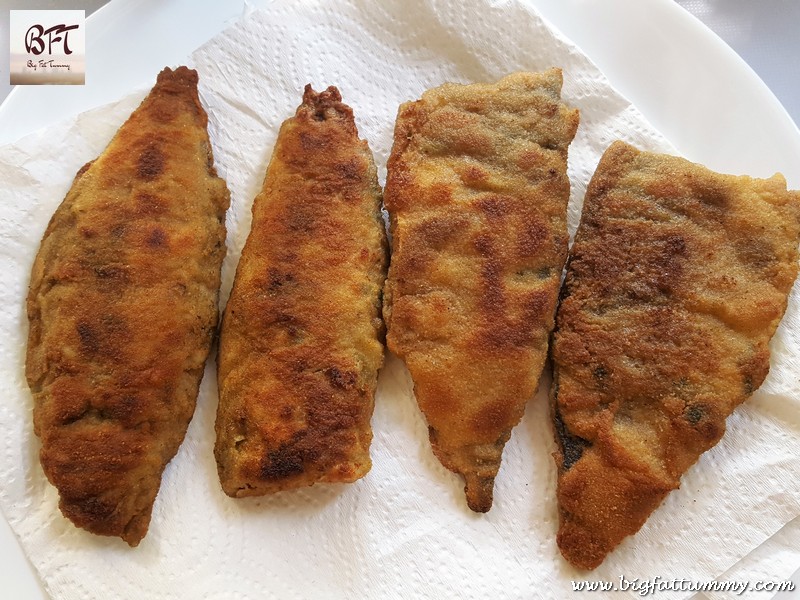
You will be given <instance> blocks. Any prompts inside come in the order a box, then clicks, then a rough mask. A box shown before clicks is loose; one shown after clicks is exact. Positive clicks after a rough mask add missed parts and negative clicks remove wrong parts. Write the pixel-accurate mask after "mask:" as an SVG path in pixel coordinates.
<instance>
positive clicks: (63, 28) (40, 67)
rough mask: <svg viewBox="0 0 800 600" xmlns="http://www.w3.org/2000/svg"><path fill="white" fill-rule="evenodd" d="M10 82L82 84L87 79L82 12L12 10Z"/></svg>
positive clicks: (23, 83) (83, 14) (83, 13)
mask: <svg viewBox="0 0 800 600" xmlns="http://www.w3.org/2000/svg"><path fill="white" fill-rule="evenodd" d="M10 21H11V23H10V25H11V27H10V34H11V35H10V36H9V37H10V42H11V43H10V52H11V60H10V64H11V69H10V74H11V77H10V83H11V84H12V85H31V84H62V85H63V84H67V85H70V84H71V85H76V84H77V85H83V84H84V83H85V80H86V62H85V59H86V57H85V49H86V36H85V28H86V25H85V12H84V11H82V10H12V11H11V19H10Z"/></svg>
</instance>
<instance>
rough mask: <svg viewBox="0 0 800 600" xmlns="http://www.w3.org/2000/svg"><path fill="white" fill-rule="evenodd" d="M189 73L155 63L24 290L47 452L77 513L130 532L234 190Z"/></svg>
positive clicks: (168, 449) (74, 192)
mask: <svg viewBox="0 0 800 600" xmlns="http://www.w3.org/2000/svg"><path fill="white" fill-rule="evenodd" d="M206 122H207V117H206V113H205V111H204V110H203V108H202V107H201V106H200V102H199V100H198V97H197V73H196V72H195V71H192V70H189V69H187V68H186V67H179V68H178V69H176V70H175V71H172V70H171V69H164V71H162V72H161V73H160V74H159V76H158V81H157V82H156V85H155V87H154V88H153V90H152V91H151V92H150V94H149V95H148V96H147V98H145V100H144V101H143V102H142V104H141V105H140V106H139V107H138V108H137V109H136V110H135V111H134V112H133V114H132V115H131V116H130V118H129V119H128V120H127V121H126V122H125V123H124V124H123V125H122V127H121V128H120V130H119V131H118V132H117V134H116V136H115V137H114V139H112V140H111V142H110V144H109V145H108V147H107V148H106V149H105V150H104V151H103V153H102V154H101V155H100V156H99V157H98V158H97V159H96V160H94V161H92V162H90V163H88V164H86V165H85V166H84V167H83V168H82V169H81V170H80V171H79V172H78V174H77V176H76V177H75V181H74V182H73V184H72V188H71V189H70V190H69V192H68V193H67V196H66V198H65V199H64V201H63V202H62V203H61V205H60V206H59V207H58V209H57V210H56V212H55V214H54V215H53V218H52V220H51V221H50V224H49V225H48V227H47V230H46V232H45V234H44V238H43V239H42V244H41V248H40V249H39V253H38V255H37V256H36V260H35V262H34V265H33V273H32V276H31V284H30V290H29V294H28V305H27V309H28V318H29V320H30V333H29V337H28V354H27V364H26V370H27V379H28V384H29V386H30V388H31V391H32V392H33V397H34V415H33V416H34V428H35V431H36V434H37V435H38V436H39V437H40V438H41V443H42V447H41V453H40V458H41V462H42V467H43V468H44V472H45V474H46V475H47V478H48V479H49V480H50V482H51V483H52V484H53V485H54V486H55V487H57V488H58V491H59V493H60V495H61V502H60V507H61V511H62V512H63V513H64V515H65V516H66V517H68V518H69V519H70V520H71V521H72V522H73V523H75V525H77V526H79V527H83V528H85V529H87V530H89V531H91V532H93V533H97V534H101V535H114V536H119V537H121V538H122V539H124V540H125V541H126V542H128V543H129V544H130V545H131V546H136V545H137V544H138V543H139V541H140V540H141V539H142V538H143V537H144V535H145V534H146V533H147V527H148V524H149V522H150V513H151V510H152V508H153V501H154V500H155V497H156V494H157V493H158V488H159V485H160V483H161V473H162V472H163V470H164V467H165V466H166V464H167V462H169V460H170V459H171V458H172V457H173V456H174V454H175V452H176V451H177V449H178V446H179V445H180V443H181V441H182V440H183V437H184V434H185V433H186V428H187V426H188V424H189V420H190V419H191V417H192V413H193V412H194V407H195V401H196V397H197V390H198V386H199V384H200V379H201V377H202V375H203V366H204V364H205V361H206V357H207V355H208V352H209V349H210V347H211V342H212V338H213V334H214V331H215V328H216V325H217V314H218V310H217V296H218V289H219V283H220V268H221V265H222V259H223V256H224V254H225V211H226V210H227V207H228V190H227V188H226V186H225V182H224V181H223V180H222V179H220V178H219V177H217V175H216V172H215V170H214V167H213V159H212V155H211V147H210V145H209V140H208V134H207V133H206Z"/></svg>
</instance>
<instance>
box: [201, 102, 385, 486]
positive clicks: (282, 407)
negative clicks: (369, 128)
mask: <svg viewBox="0 0 800 600" xmlns="http://www.w3.org/2000/svg"><path fill="white" fill-rule="evenodd" d="M341 100H342V98H341V95H340V94H339V91H338V90H337V89H336V88H335V87H329V88H328V89H327V90H326V91H324V92H321V93H319V94H317V93H315V92H314V91H313V90H312V89H311V86H306V89H305V93H304V94H303V103H302V104H301V105H300V107H299V108H298V109H297V113H296V114H295V116H294V117H293V118H290V119H288V120H286V121H285V122H284V123H283V125H282V126H281V129H280V132H279V134H278V139H277V142H276V145H275V149H274V151H273V155H272V160H271V161H270V164H269V167H268V169H267V173H266V177H265V179H264V185H263V188H262V190H261V192H260V193H259V195H258V196H257V197H256V199H255V201H254V203H253V222H252V229H251V231H250V235H249V237H248V238H247V242H246V244H245V247H244V250H243V252H242V257H241V260H240V261H239V266H238V268H237V272H236V278H235V280H234V284H233V291H232V292H231V297H230V300H229V301H228V305H227V307H226V309H225V313H224V316H223V322H222V330H221V333H220V349H219V396H220V400H219V409H218V412H217V424H216V430H217V442H216V447H215V455H216V458H217V466H218V469H219V477H220V482H221V483H222V488H223V490H224V491H225V493H226V494H228V495H229V496H234V497H239V496H255V495H262V494H267V493H272V492H276V491H279V490H284V489H289V488H297V487H302V486H307V485H312V484H314V483H315V482H319V481H325V482H351V481H355V480H356V479H358V478H360V477H363V476H364V475H365V474H366V473H367V471H369V469H370V467H371V464H372V463H371V461H370V457H369V446H370V442H371V440H372V429H371V427H370V418H371V416H372V410H373V405H374V395H375V388H376V386H377V376H378V370H379V369H380V367H381V365H382V363H383V335H384V332H383V321H382V320H381V317H380V307H381V301H380V298H381V289H382V287H383V282H384V279H385V277H386V263H387V245H386V239H385V237H386V234H385V230H384V224H383V219H382V216H381V212H380V203H381V192H380V187H379V185H378V177H377V172H376V169H375V164H374V162H373V159H372V153H371V152H370V149H369V146H368V145H367V143H366V142H365V141H362V140H360V139H359V138H358V131H357V129H356V125H355V121H354V119H353V111H352V110H351V109H350V107H348V106H347V105H345V104H343V103H342V101H341Z"/></svg>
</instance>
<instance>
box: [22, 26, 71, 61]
mask: <svg viewBox="0 0 800 600" xmlns="http://www.w3.org/2000/svg"><path fill="white" fill-rule="evenodd" d="M79 27H80V25H65V24H64V23H61V24H59V25H54V26H53V27H50V28H49V29H45V28H44V27H43V26H42V25H39V24H36V25H31V27H30V29H28V32H27V33H26V34H25V50H27V51H28V52H30V53H31V54H36V55H37V56H38V55H39V54H41V53H42V52H44V49H45V47H46V48H47V53H48V54H52V53H53V44H54V43H56V42H61V44H62V45H63V48H64V54H72V50H70V49H69V38H68V36H69V32H70V31H71V30H73V29H78V28H79ZM59 34H63V37H61V35H59ZM44 36H47V46H45V44H44Z"/></svg>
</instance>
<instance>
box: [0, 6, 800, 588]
mask: <svg viewBox="0 0 800 600" xmlns="http://www.w3.org/2000/svg"><path fill="white" fill-rule="evenodd" d="M262 1H263V2H264V3H266V1H267V0H262ZM495 1H496V2H500V3H502V0H495ZM530 1H531V2H533V3H534V4H535V5H536V6H537V8H538V9H539V10H540V11H541V12H542V14H544V16H545V17H547V18H548V19H549V20H550V21H551V22H552V23H553V24H555V25H556V26H557V27H558V28H559V29H561V31H562V32H563V33H564V34H565V35H566V36H567V37H569V38H571V39H572V40H573V41H574V42H575V43H577V44H578V45H579V46H580V47H581V48H582V49H583V50H584V51H585V52H586V53H587V54H588V55H589V56H590V57H592V58H593V60H594V61H595V62H596V63H597V65H598V66H599V67H600V69H601V70H603V71H604V72H605V74H606V75H607V76H608V79H609V80H610V81H611V83H612V84H613V85H615V86H616V87H617V89H619V90H620V91H621V92H622V93H623V94H624V95H626V96H627V97H628V98H629V99H630V100H632V101H633V103H634V104H635V105H636V106H637V107H638V108H639V109H640V110H641V112H642V113H643V114H644V115H645V116H646V117H647V118H648V119H649V120H650V121H651V122H652V123H653V124H654V125H655V126H656V127H657V128H658V129H660V130H661V131H662V133H664V135H666V137H667V138H668V139H669V140H670V141H671V142H672V143H673V144H674V145H675V146H676V148H677V149H678V150H679V151H680V152H681V153H682V154H683V155H684V156H686V157H687V158H689V159H691V160H695V161H699V162H702V163H704V164H706V165H707V166H709V167H711V168H713V169H715V170H719V171H723V172H729V173H747V174H750V175H755V176H762V177H764V176H769V175H772V174H773V173H774V172H775V171H781V172H783V173H784V174H785V175H786V178H787V180H788V182H789V185H790V187H794V188H800V168H798V167H800V131H798V129H797V127H796V126H795V125H794V123H793V122H792V120H791V119H790V118H789V116H788V114H787V113H786V111H785V110H784V109H783V107H782V106H781V105H780V103H779V102H778V101H777V100H776V99H775V97H774V96H773V94H772V93H771V92H770V91H769V89H768V88H767V87H766V86H765V85H764V83H762V81H761V80H760V79H759V78H758V77H757V76H756V75H755V73H753V71H752V70H751V69H750V68H749V67H748V66H747V65H746V64H745V63H744V61H742V60H741V59H740V58H739V57H738V56H737V55H736V54H735V53H734V52H733V51H732V50H731V49H730V48H729V47H728V46H727V45H725V44H724V43H723V42H722V41H720V40H719V38H717V37H716V36H715V35H714V34H713V33H711V32H710V31H709V30H708V29H707V28H706V27H705V26H703V25H702V24H701V23H700V22H699V21H697V20H696V19H695V18H694V17H692V16H691V15H689V14H688V13H686V12H685V11H684V10H683V9H681V8H680V7H679V6H678V5H676V4H675V3H674V2H673V1H672V0H604V1H603V2H587V1H585V0H530ZM250 3H251V4H255V5H258V4H259V3H260V2H252V1H251V2H250ZM242 6H243V1H242V0H237V1H232V2H217V1H215V0H202V1H200V0H173V1H172V2H169V3H162V2H160V1H159V0H127V1H123V0H114V1H112V2H111V3H110V4H108V5H106V6H105V7H104V8H102V9H100V10H99V11H98V12H96V13H95V14H93V15H92V16H91V17H90V18H89V19H88V21H87V22H88V25H87V29H88V35H87V82H86V85H85V86H28V87H18V88H16V89H15V90H14V91H13V92H12V93H11V94H10V95H9V96H8V98H7V99H6V101H5V102H4V103H3V105H2V106H0V144H4V143H8V142H12V141H14V140H16V139H17V138H19V137H21V136H23V135H25V134H28V133H31V132H32V131H35V130H36V129H38V128H41V127H46V126H47V125H49V124H52V123H54V122H56V121H59V120H61V119H63V118H66V117H69V116H71V115H75V114H77V113H79V112H82V111H84V110H87V109H89V108H92V107H95V106H99V105H101V104H105V103H107V102H111V101H113V100H116V99H118V98H119V97H121V96H123V95H125V94H127V93H128V92H130V91H131V90H133V89H136V88H144V87H146V86H147V85H149V83H150V82H151V81H152V77H153V73H156V72H158V71H159V70H160V69H161V68H162V67H163V66H164V65H171V64H177V63H180V62H181V61H182V60H183V59H184V58H185V57H186V56H187V55H188V54H189V53H190V52H191V51H192V50H194V48H196V47H197V46H199V45H200V44H202V43H203V42H204V41H206V40H207V39H208V38H210V37H211V36H213V35H214V34H216V33H217V32H218V31H220V30H221V29H223V28H224V27H225V26H226V25H227V24H229V23H231V22H232V21H234V20H235V19H236V18H237V17H238V16H239V15H240V14H241V11H242ZM0 581H2V582H3V589H2V592H0V595H2V596H3V597H7V598H14V599H16V600H42V599H45V598H47V596H46V594H45V593H44V592H43V591H42V588H41V586H40V584H39V581H38V578H37V576H36V574H35V572H34V571H33V569H32V568H31V566H30V564H29V563H28V561H27V559H26V558H25V556H24V554H23V553H22V550H21V549H20V547H19V545H18V543H17V541H16V539H15V538H14V536H13V535H12V533H11V531H10V529H9V527H8V525H7V524H6V523H5V520H4V519H2V518H0Z"/></svg>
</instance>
